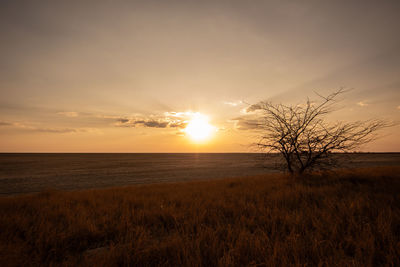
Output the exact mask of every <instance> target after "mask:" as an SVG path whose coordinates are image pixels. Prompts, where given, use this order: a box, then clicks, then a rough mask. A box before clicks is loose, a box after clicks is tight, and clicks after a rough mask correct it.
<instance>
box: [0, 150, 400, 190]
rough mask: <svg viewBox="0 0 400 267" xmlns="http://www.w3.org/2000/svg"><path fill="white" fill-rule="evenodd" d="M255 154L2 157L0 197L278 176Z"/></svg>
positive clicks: (275, 167)
mask: <svg viewBox="0 0 400 267" xmlns="http://www.w3.org/2000/svg"><path fill="white" fill-rule="evenodd" d="M338 157H339V158H341V159H342V160H341V162H342V164H340V165H338V166H339V167H342V168H360V167H361V168H362V167H376V166H400V153H351V154H340V155H338ZM279 158H280V155H278V154H275V155H274V154H272V155H271V154H268V155H266V154H260V153H126V154H125V153H123V154H119V153H1V154H0V195H2V196H9V195H15V194H24V193H35V192H41V191H44V190H82V189H91V188H102V187H113V186H126V185H134V184H151V183H165V182H182V181H193V180H209V179H219V178H233V177H242V176H253V175H262V174H265V173H271V172H282V171H284V170H283V169H282V168H281V165H280V164H278V163H277V162H279Z"/></svg>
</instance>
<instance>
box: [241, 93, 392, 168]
mask: <svg viewBox="0 0 400 267" xmlns="http://www.w3.org/2000/svg"><path fill="white" fill-rule="evenodd" d="M345 92H346V90H344V89H343V88H342V89H339V90H337V91H335V92H333V93H332V94H330V95H328V96H321V95H319V96H320V97H321V101H320V102H319V103H313V102H311V101H310V100H309V99H307V102H306V103H305V104H304V105H283V104H272V103H270V102H266V101H263V102H260V103H258V104H255V105H252V106H250V107H249V108H248V111H256V112H257V114H258V115H259V118H258V120H257V121H258V123H257V125H256V128H257V129H258V130H261V133H262V134H261V139H260V141H259V142H258V143H257V146H258V147H259V148H261V149H263V150H264V151H267V152H280V153H281V154H282V156H283V158H284V160H285V165H286V166H287V169H288V171H289V172H290V173H303V172H304V171H306V170H310V169H313V168H316V167H321V166H323V165H324V164H331V163H332V159H333V157H332V152H350V151H354V149H356V148H359V147H360V146H361V145H363V144H366V143H368V142H370V141H372V140H374V139H375V138H376V137H377V135H376V132H377V131H378V130H380V129H382V128H384V127H387V126H388V124H387V123H386V122H384V121H382V120H368V121H357V122H335V123H328V122H327V121H326V115H327V114H330V113H331V112H333V111H334V110H335V108H334V106H335V104H336V103H337V97H338V96H339V95H341V94H342V93H345Z"/></svg>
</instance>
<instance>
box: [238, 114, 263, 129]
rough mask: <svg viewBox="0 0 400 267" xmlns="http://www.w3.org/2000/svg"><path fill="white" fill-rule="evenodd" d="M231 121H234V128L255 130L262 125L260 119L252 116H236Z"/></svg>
mask: <svg viewBox="0 0 400 267" xmlns="http://www.w3.org/2000/svg"><path fill="white" fill-rule="evenodd" d="M233 121H234V122H235V128H236V129H238V130H257V129H260V127H261V126H262V123H261V122H260V120H257V119H254V118H247V117H238V118H235V119H233Z"/></svg>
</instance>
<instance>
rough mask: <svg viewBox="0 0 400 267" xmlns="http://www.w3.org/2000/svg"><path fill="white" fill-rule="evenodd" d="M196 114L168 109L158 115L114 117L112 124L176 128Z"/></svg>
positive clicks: (182, 125)
mask: <svg viewBox="0 0 400 267" xmlns="http://www.w3.org/2000/svg"><path fill="white" fill-rule="evenodd" d="M196 114H198V113H197V112H192V111H186V112H175V111H168V112H164V113H162V114H158V115H154V114H152V115H147V116H145V115H138V114H136V115H135V116H134V117H132V118H129V117H119V118H114V120H115V123H114V126H117V127H147V128H176V129H183V128H185V127H186V125H187V124H188V121H189V120H190V119H191V118H192V117H193V116H194V115H196Z"/></svg>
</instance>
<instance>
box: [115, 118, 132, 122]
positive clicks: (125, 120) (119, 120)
mask: <svg viewBox="0 0 400 267" xmlns="http://www.w3.org/2000/svg"><path fill="white" fill-rule="evenodd" d="M117 122H120V123H127V122H129V119H123V118H121V119H117Z"/></svg>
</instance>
